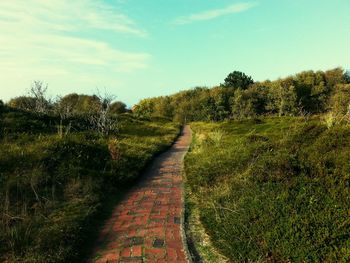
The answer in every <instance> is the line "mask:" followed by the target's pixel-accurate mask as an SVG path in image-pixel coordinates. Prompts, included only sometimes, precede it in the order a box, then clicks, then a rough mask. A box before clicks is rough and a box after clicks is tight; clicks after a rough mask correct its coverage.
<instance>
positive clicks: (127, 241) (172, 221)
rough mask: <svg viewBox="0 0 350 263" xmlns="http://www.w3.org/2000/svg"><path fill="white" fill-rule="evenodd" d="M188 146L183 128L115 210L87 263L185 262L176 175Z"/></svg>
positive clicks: (179, 180)
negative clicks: (89, 261)
mask: <svg viewBox="0 0 350 263" xmlns="http://www.w3.org/2000/svg"><path fill="white" fill-rule="evenodd" d="M190 141H191V132H190V129H189V127H188V126H186V127H185V128H184V129H183V132H182V134H181V136H180V137H179V138H178V140H177V141H176V142H175V144H174V145H173V146H172V147H171V149H169V150H168V151H167V152H165V153H163V154H161V155H160V156H159V157H157V158H156V159H155V160H154V162H153V164H152V165H151V167H150V168H149V169H148V171H146V172H145V175H144V177H143V179H142V180H141V182H140V183H139V184H138V185H136V186H135V187H134V188H133V189H132V190H131V191H130V192H129V194H127V196H126V197H125V199H124V200H123V201H122V202H120V203H119V204H118V205H117V206H116V207H115V209H114V210H113V214H112V217H111V218H110V219H109V220H108V221H107V222H106V224H105V225H104V227H103V229H102V231H101V233H100V237H99V240H98V246H97V247H96V249H95V252H94V256H93V257H92V258H93V259H92V260H91V262H96V263H97V262H98V263H107V262H108V263H112V262H113V263H114V262H150V263H151V262H159V263H160V262H187V258H186V252H185V246H184V243H183V237H182V219H183V200H182V176H181V170H182V165H183V158H184V156H185V154H186V152H187V150H188V146H189V144H190Z"/></svg>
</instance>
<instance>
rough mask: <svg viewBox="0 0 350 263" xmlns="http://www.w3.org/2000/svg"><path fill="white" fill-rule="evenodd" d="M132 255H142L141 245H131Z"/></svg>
mask: <svg viewBox="0 0 350 263" xmlns="http://www.w3.org/2000/svg"><path fill="white" fill-rule="evenodd" d="M132 256H133V257H141V256H142V247H141V246H133V247H132Z"/></svg>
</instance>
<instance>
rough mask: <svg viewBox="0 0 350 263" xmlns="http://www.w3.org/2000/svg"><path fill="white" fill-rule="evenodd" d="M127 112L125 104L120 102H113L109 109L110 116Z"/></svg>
mask: <svg viewBox="0 0 350 263" xmlns="http://www.w3.org/2000/svg"><path fill="white" fill-rule="evenodd" d="M125 112H127V109H126V104H125V103H124V102H121V101H116V102H113V103H112V104H111V105H110V107H109V113H111V114H121V113H125Z"/></svg>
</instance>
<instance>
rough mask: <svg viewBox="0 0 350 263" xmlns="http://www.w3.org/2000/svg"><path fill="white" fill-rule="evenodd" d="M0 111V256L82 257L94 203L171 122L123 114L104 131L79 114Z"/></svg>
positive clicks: (154, 148)
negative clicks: (113, 127)
mask: <svg viewBox="0 0 350 263" xmlns="http://www.w3.org/2000/svg"><path fill="white" fill-rule="evenodd" d="M72 97H76V96H72ZM85 98H86V97H84V98H83V99H85ZM65 102H67V100H65ZM90 102H91V101H90ZM62 103H63V102H62ZM10 105H13V104H12V103H10ZM77 105H78V106H75V109H78V108H79V109H82V110H83V109H84V107H85V102H81V101H79V98H78V100H77ZM89 106H91V104H90V105H89ZM87 107H88V106H86V108H87ZM0 110H1V111H0V114H1V115H0V116H1V117H0V124H1V126H0V134H1V136H0V144H1V147H0V261H1V262H3V261H4V262H45V263H47V262H80V261H84V256H85V255H86V253H88V252H89V251H88V248H89V247H88V240H89V236H90V234H92V233H93V232H94V231H97V229H98V228H97V224H96V222H97V221H96V220H97V216H98V214H99V211H100V210H101V207H102V204H104V203H105V201H107V200H108V199H110V197H111V196H116V195H118V193H120V192H121V191H122V190H123V189H125V188H126V187H128V185H130V184H132V182H133V180H135V179H136V178H137V175H138V174H139V172H140V171H141V169H143V168H144V167H145V165H146V164H147V163H148V162H149V161H150V160H151V158H152V156H153V155H154V154H156V153H157V152H159V151H161V150H164V149H165V148H166V147H168V146H169V145H170V144H171V143H172V141H173V140H174V138H175V137H176V135H177V134H178V128H179V127H178V126H177V124H175V123H169V122H167V121H165V120H162V119H157V120H153V121H147V120H141V119H135V118H134V117H132V116H129V115H128V114H126V115H121V116H119V117H118V133H116V131H113V132H111V133H109V134H108V135H105V134H101V133H99V132H98V131H95V130H94V129H90V123H89V122H88V121H87V120H86V118H85V117H84V116H82V117H79V115H74V116H73V115H72V116H70V117H69V118H68V117H67V118H65V119H63V120H62V118H61V117H60V116H59V115H47V114H37V112H35V111H34V112H33V111H22V110H18V109H17V110H15V109H12V108H6V107H5V108H3V107H2V105H0ZM67 127H69V132H64V133H62V129H63V130H64V131H66V130H67Z"/></svg>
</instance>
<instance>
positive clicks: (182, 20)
mask: <svg viewBox="0 0 350 263" xmlns="http://www.w3.org/2000/svg"><path fill="white" fill-rule="evenodd" d="M256 5H257V4H256V3H237V4H233V5H229V6H227V7H225V8H221V9H213V10H207V11H204V12H200V13H195V14H191V15H188V16H182V17H179V18H177V19H176V20H175V21H174V24H176V25H185V24H190V23H192V22H196V21H204V20H212V19H215V18H218V17H221V16H224V15H229V14H234V13H240V12H243V11H246V10H248V9H250V8H253V7H254V6H256Z"/></svg>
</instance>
